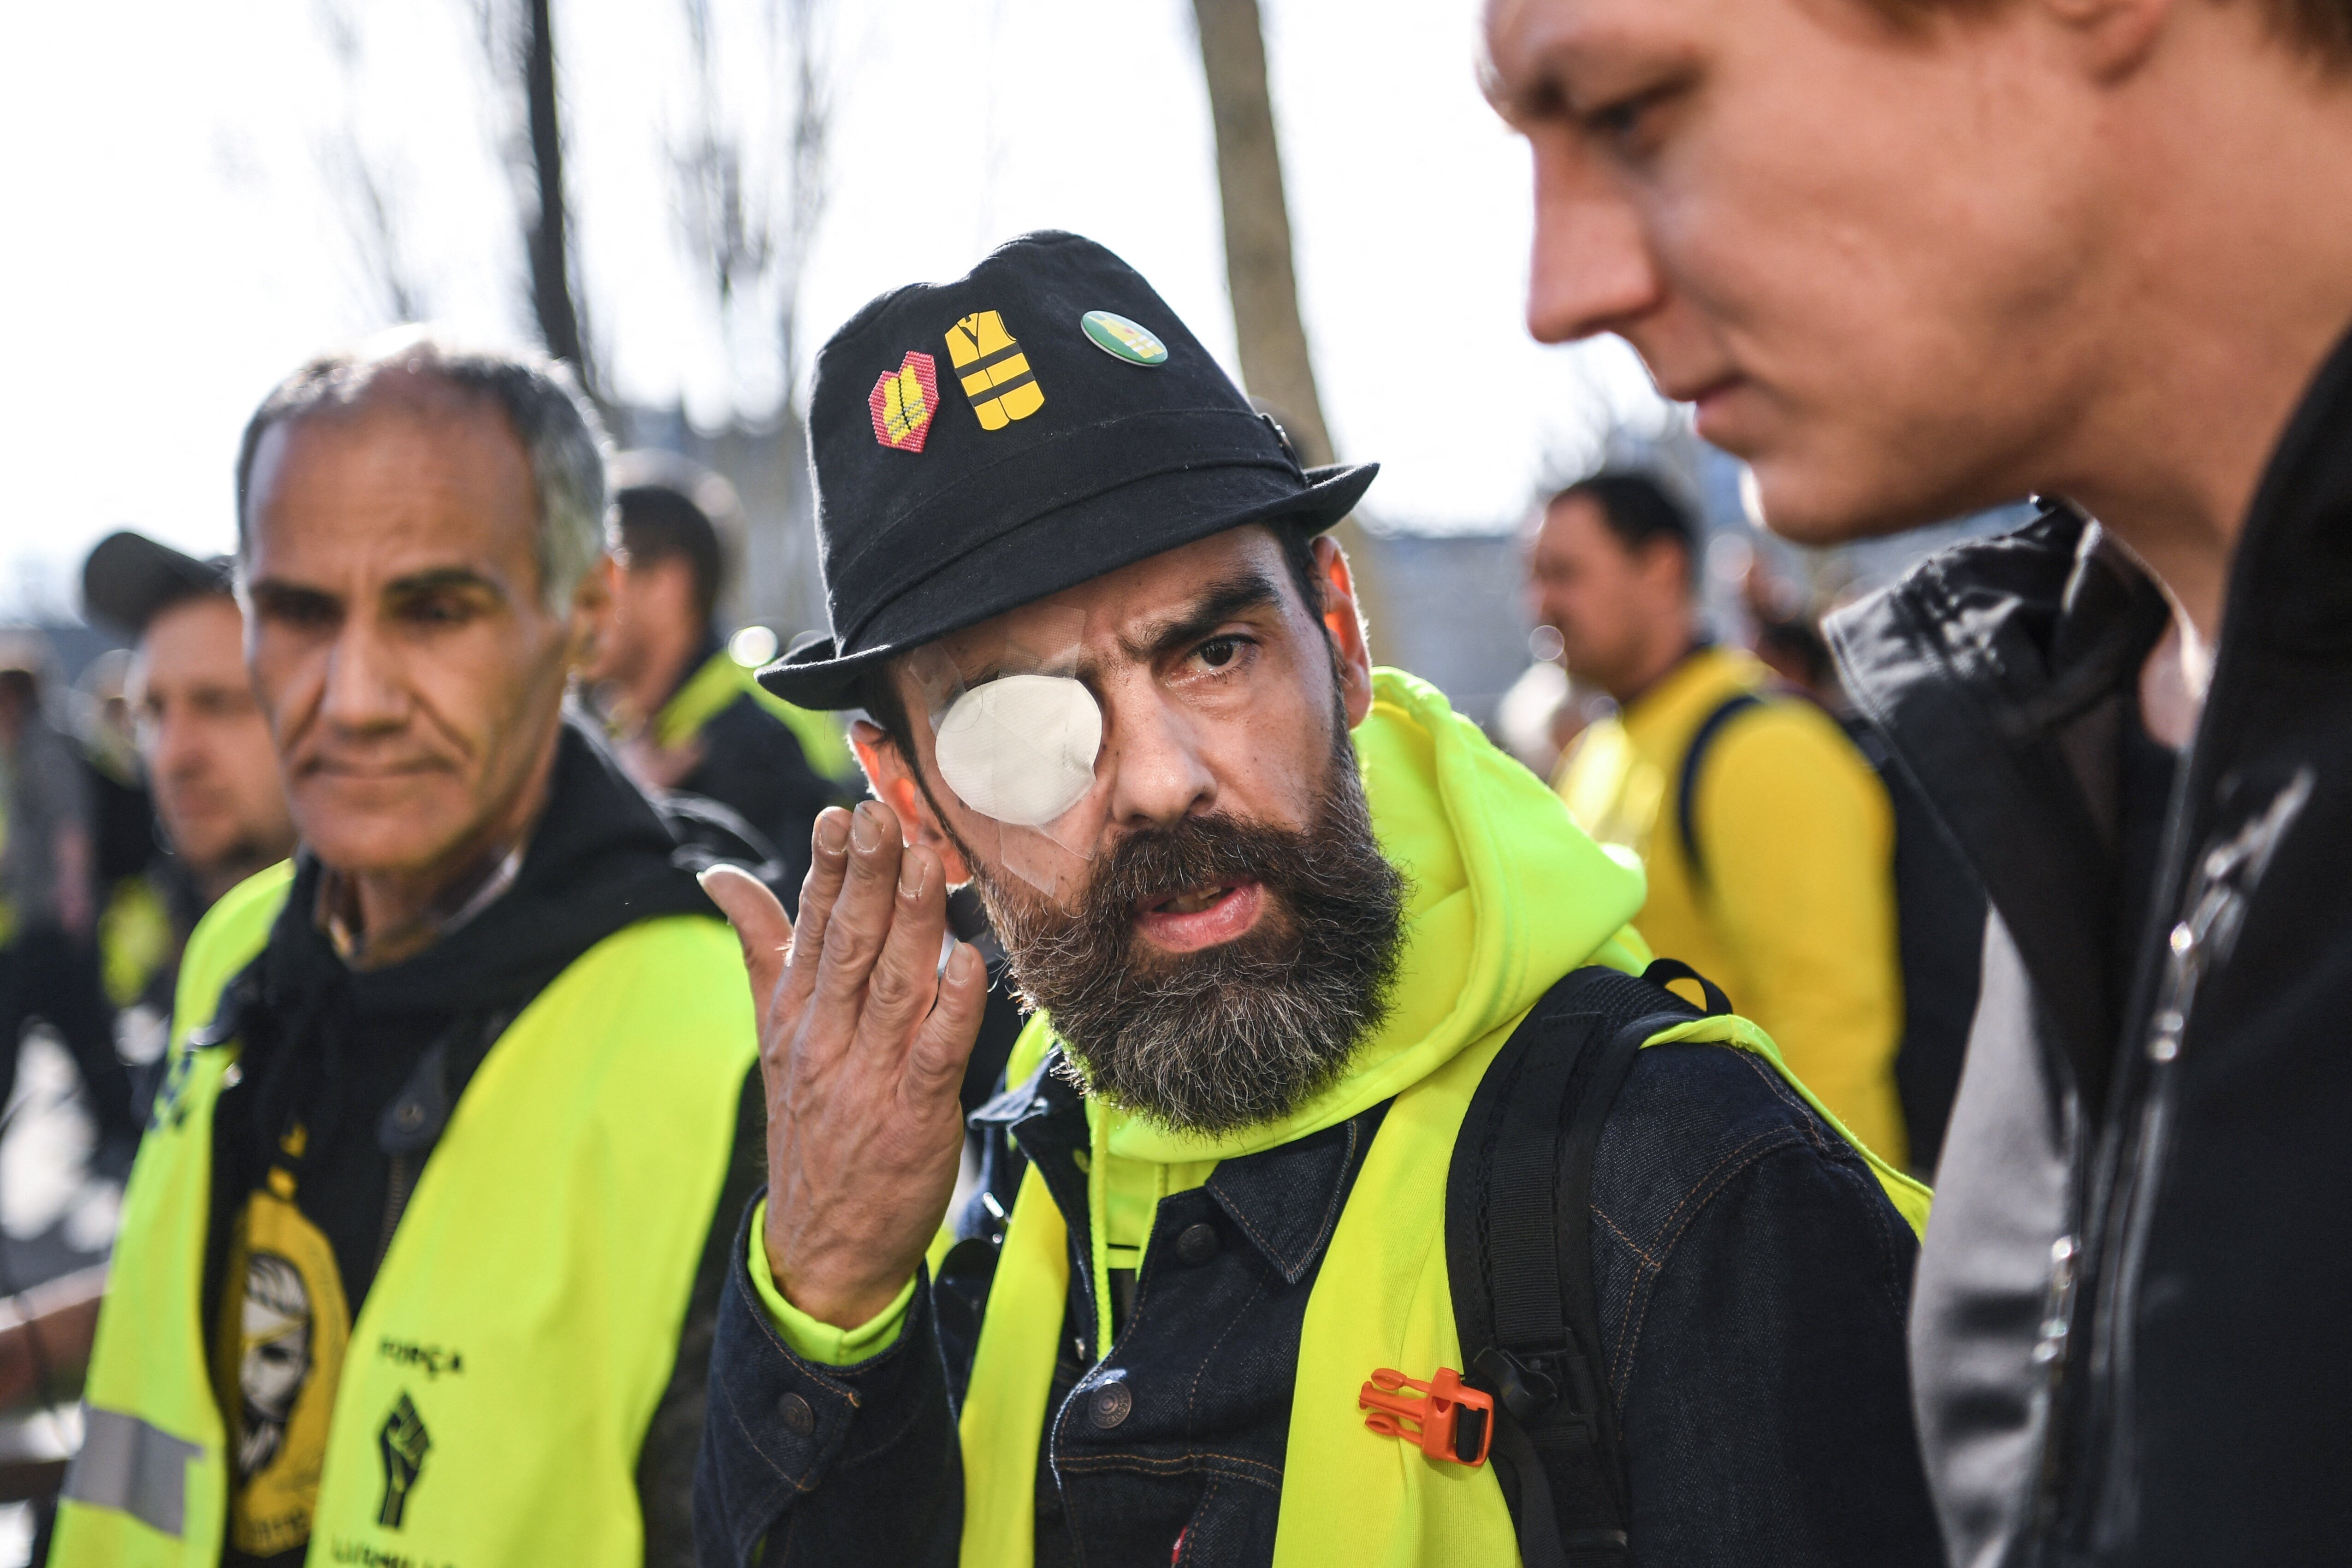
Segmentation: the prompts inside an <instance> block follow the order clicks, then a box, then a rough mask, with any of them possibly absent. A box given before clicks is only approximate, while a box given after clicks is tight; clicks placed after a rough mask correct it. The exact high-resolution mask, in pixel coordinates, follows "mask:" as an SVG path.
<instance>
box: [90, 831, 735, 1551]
mask: <svg viewBox="0 0 2352 1568" xmlns="http://www.w3.org/2000/svg"><path fill="white" fill-rule="evenodd" d="M290 876H291V871H290V867H288V866H280V867H278V868H276V869H275V870H273V871H270V872H266V873H262V874H261V875H260V876H257V877H256V878H254V879H253V880H252V881H250V882H248V883H246V884H244V886H242V887H241V888H239V889H237V890H236V891H235V892H233V893H231V894H229V895H228V896H227V897H226V898H225V899H223V900H222V901H221V903H220V904H219V905H218V906H216V907H215V909H214V910H213V911H212V912H211V913H210V914H209V915H207V916H206V917H205V921H204V923H203V924H202V925H199V926H198V927H197V930H196V933H195V935H194V936H193V937H192V938H191V939H190V942H189V945H188V950H187V956H186V959H185V961H184V965H183V967H182V970H181V977H180V992H179V998H178V1006H177V1008H176V1009H175V1025H174V1028H175V1034H176V1038H175V1040H174V1044H173V1058H172V1065H171V1069H170V1072H169V1076H168V1078H167V1080H166V1082H165V1086H164V1088H163V1091H162V1092H160V1093H159V1095H158V1097H157V1103H156V1110H155V1113H154V1116H153V1120H152V1124H151V1127H150V1130H149V1132H148V1134H147V1137H146V1140H145V1142H144V1143H143V1144H142V1146H141V1149H140V1153H139V1160H138V1164H137V1166H135V1168H134V1169H133V1170H132V1173H131V1183H130V1186H129V1188H128V1190H127V1191H126V1193H125V1195H124V1205H123V1216H122V1229H121V1239H120V1240H119V1241H118V1242H117V1244H116V1248H115V1252H114V1261H113V1272H112V1274H111V1276H110V1280H109V1281H108V1293H107V1301H106V1305H105V1309H104V1311H103V1312H102V1313H101V1315H100V1322H99V1330H98V1342H97V1347H96V1351H95V1354H94V1355H93V1357H92V1360H91V1364H90V1370H89V1383H88V1385H87V1389H86V1392H85V1395H84V1407H85V1412H86V1425H85V1437H84V1440H83V1447H82V1451H81V1454H80V1456H79V1458H78V1459H77V1460H76V1462H75V1466H74V1469H73V1470H72V1472H71V1473H70V1474H69V1475H68V1480H67V1485H66V1495H65V1500H64V1501H63V1503H62V1505H61V1506H60V1509H59V1511H58V1534H57V1543H56V1546H55V1549H54V1554H53V1556H52V1558H51V1561H52V1562H54V1563H63V1564H67V1565H68V1568H82V1565H85V1564H88V1565H96V1564H108V1565H114V1564H152V1565H155V1568H163V1565H166V1564H170V1565H175V1568H198V1565H208V1564H213V1563H218V1562H219V1561H220V1557H221V1552H222V1543H223V1539H224V1531H225V1528H226V1511H227V1506H228V1490H229V1485H230V1474H231V1472H230V1467H229V1464H228V1460H227V1457H226V1452H225V1442H226V1425H225V1423H224V1421H223V1419H222V1416H221V1413H220V1409H219V1406H218V1405H217V1403H216V1401H215V1396H214V1392H213V1385H212V1383H211V1379H210V1376H209V1374H208V1358H207V1354H206V1347H205V1335H204V1321H205V1311H204V1303H203V1301H202V1299H201V1298H202V1292H203V1290H204V1275H205V1255H206V1244H207V1231H208V1228H209V1226H210V1222H211V1214H212V1207H213V1205H212V1193H211V1175H212V1146H213V1129H212V1123H213V1110H214V1107H215V1103H216V1102H217V1100H218V1097H219V1094H220V1092H221V1090H222V1088H223V1086H224V1080H225V1079H226V1075H227V1074H228V1073H229V1072H230V1071H232V1070H233V1068H234V1066H235V1063H236V1056H237V1050H238V1048H237V1043H236V1041H235V1040H225V1041H220V1042H217V1043H215V1042H210V1041H208V1040H205V1039H204V1038H202V1037H199V1038H198V1039H196V1040H193V1041H192V1040H190V1038H189V1036H190V1034H191V1033H192V1032H193V1030H192V1025H193V1024H194V1023H198V1022H202V1021H204V1020H207V1019H211V1018H212V1017H213V1015H214V1012H215V1009H216V1007H217V1005H218V1002H219V998H220V996H221V993H222V991H223V990H224V988H226V985H227V983H228V981H229V980H230V979H231V978H232V977H234V976H235V975H236V972H237V971H239V970H240V969H242V968H243V967H245V966H246V965H247V963H248V962H250V961H251V959H252V958H253V957H254V956H255V955H257V953H258V952H259V951H260V950H261V948H262V946H263V945H264V943H265V942H266V941H267V939H268V932H269V927H270V925H271V923H272V922H273V921H274V920H275V919H276V917H277V914H278V908H279V906H280V905H281V904H283V902H284V900H285V896H286V889H287V886H288V883H289V880H290ZM755 1049H756V1047H755V1039H754V1033H753V1022H752V1014H751V997H750V992H749V988H747V987H746V986H745V984H744V982H743V971H742V962H741V958H740V951H739V949H738V947H737V946H736V943H735V940H734V938H733V936H731V935H730V934H729V932H728V929H727V927H726V926H725V925H723V924H722V923H720V922H719V921H717V920H715V919H709V918H705V917H701V916H694V915H676V916H667V917H661V918H656V919H651V920H646V921H643V922H641V923H639V924H637V925H631V926H628V927H627V928H625V929H624V930H622V931H620V932H617V933H615V934H614V935H613V936H608V937H606V938H605V939H604V940H603V941H602V942H600V943H598V944H597V945H596V946H593V947H592V948H590V949H589V950H588V951H587V952H586V953H585V954H583V955H582V956H580V957H579V958H578V959H576V960H574V961H573V962H572V965H571V966H570V967H568V968H566V969H565V970H564V971H563V972H562V974H561V975H559V976H558V977H556V978H555V980H554V981H552V982H551V984H550V985H549V986H548V987H547V988H546V989H545V990H544V991H542V992H541V993H540V995H539V996H538V997H537V998H535V999H534V1000H533V1001H532V1002H531V1003H530V1006H529V1007H528V1008H526V1009H524V1010H523V1011H522V1013H521V1014H520V1016H518V1017H517V1018H516V1019H515V1021H514V1022H513V1024H512V1025H510V1026H509V1028H508V1030H506V1032H505V1033H504V1034H503V1035H502V1036H500V1037H499V1040H498V1043H497V1044H496V1045H495V1046H494V1047H493V1048H492V1049H491V1051H490V1052H489V1054H488V1056H487V1057H486V1058H485V1059H484V1060H483V1062H482V1065H481V1067H480V1068H479V1069H478V1071H476V1073H475V1075H474V1077H473V1079H472V1081H471V1082H469V1083H468V1085H467V1088H466V1090H465V1092H464V1093H463V1094H462V1095H461V1096H460V1097H459V1100H458V1102H457V1108H456V1110H455V1111H454V1112H453V1113H452V1114H451V1116H450V1119H449V1124H448V1126H447V1128H446V1131H445V1132H444V1134H443V1135H442V1137H441V1139H440V1141H439V1143H438V1144H437V1145H436V1147H435V1149H434V1151H433V1154H432V1156H431V1158H430V1159H429V1160H428V1161H427V1163H426V1165H425V1170H424V1174H423V1176H421V1177H420V1178H419V1180H418V1182H417V1185H416V1188H415V1195H414V1197H412V1198H411V1199H410V1202H409V1205H408V1207H407V1208H406V1210H405V1211H404V1215H403V1217H402V1218H401V1221H400V1225H399V1228H398V1229H397V1230H396V1231H395V1232H394V1236H393V1238H392V1242H391V1246H390V1249H389V1250H388V1251H387V1252H386V1253H385V1255H384V1258H383V1265H382V1267H381V1269H380V1270H378V1272H377V1275H376V1277H375V1281H374V1282H373V1286H372V1287H371V1288H370V1290H369V1291H368V1293H367V1297H366V1299H365V1301H363V1302H362V1306H361V1310H360V1312H359V1315H358V1318H357V1321H356V1322H353V1324H352V1330H351V1339H350V1350H349V1353H348V1354H347V1355H346V1357H345V1359H344V1361H343V1364H342V1371H341V1380H340V1382H339V1384H338V1385H337V1387H336V1393H335V1398H334V1404H333V1408H332V1413H331V1416H330V1418H329V1426H328V1436H327V1442H326V1448H325V1460H324V1466H323V1469H322V1472H321V1477H320V1489H319V1496H318V1504H317V1510H316V1513H315V1515H314V1517H313V1521H312V1527H311V1534H310V1549H309V1555H308V1560H309V1561H310V1562H311V1563H370V1564H379V1565H389V1564H408V1565H414V1568H425V1565H426V1564H434V1565H440V1564H455V1565H459V1568H489V1565H492V1564H509V1563H551V1564H553V1563H564V1564H611V1565H613V1568H621V1565H623V1564H629V1565H635V1564H638V1563H642V1561H643V1559H644V1540H643V1524H642V1521H641V1519H640V1517H639V1512H638V1503H637V1492H636V1486H635V1470H636V1465H637V1458H638V1451H639V1449H640V1448H641V1447H642V1445H643V1441H644V1437H645V1432H646V1424H647V1422H648V1421H649V1420H650V1419H651V1417H652V1415H653V1412H654V1409H655V1406H656V1404H657V1403H658V1402H659V1400H660V1397H661V1395H662V1392H663V1390H664V1388H665V1387H666V1386H667V1384H668V1381H669V1378H670V1375H671V1371H672V1368H673V1365H674V1364H675V1361H676V1358H677V1340H678V1333H679V1331H680V1328H681V1326H682V1325H683V1322H684V1321H685V1316H686V1311H687V1305H688V1297H689V1295H690V1293H691V1291H692V1288H693V1283H694V1277H695V1271H696V1268H697V1266H698V1262H699V1260H700V1257H701V1252H702V1249H703V1245H704V1239H705V1236H706V1234H707V1231H708V1228H709V1217H710V1215H711V1211H712V1208H713V1207H714V1205H715V1204H716V1203H717V1202H718V1198H719V1188H720V1186H721V1183H722V1181H723V1179H724V1177H725V1175H726V1166H727V1162H728V1159H729V1156H730V1151H731V1149H732V1146H733V1141H734V1134H735V1122H736V1115H737V1110H738V1105H739V1103H740V1094H741V1092H742V1085H743V1079H744V1074H745V1073H746V1072H747V1071H749V1070H750V1068H751V1061H752V1058H753V1054H754V1051H755ZM395 1446H397V1447H398V1448H400V1449H401V1450H402V1451H403V1453H404V1456H405V1458H403V1459H401V1460H400V1461H399V1462H401V1463H404V1464H405V1465H406V1467H407V1469H408V1472H409V1473H408V1475H407V1476H406V1477H405V1478H404V1484H403V1487H402V1497H401V1500H400V1503H401V1505H400V1506H398V1507H394V1506H393V1502H394V1500H393V1497H392V1490H393V1477H392V1470H393V1469H394V1465H395V1456H394V1451H393V1450H394V1448H395ZM420 1453H421V1455H422V1458H421V1461H417V1460H416V1458H415V1457H416V1456H417V1455H419V1454H420ZM387 1520H390V1521H394V1522H386V1521H387Z"/></svg>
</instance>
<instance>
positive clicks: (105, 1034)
mask: <svg viewBox="0 0 2352 1568" xmlns="http://www.w3.org/2000/svg"><path fill="white" fill-rule="evenodd" d="M47 664H48V648H47V643H46V642H45V641H44V640H42V639H41V638H39V637H38V636H37V634H34V633H30V632H17V633H7V634H5V641H0V775H5V800H0V835H5V837H0V1106H5V1105H6V1104H7V1103H8V1099H9V1096H10V1094H11V1092H13V1091H14V1089H15V1086H16V1054H17V1048H18V1046H19V1045H20V1044H21V1042H22V1040H23V1036H24V1032H25V1026H26V1024H28V1023H30V1022H31V1021H32V1020H33V1019H42V1020H44V1021H46V1022H47V1024H48V1025H49V1026H50V1027H51V1028H52V1029H54V1030H57V1031H58V1034H59V1035H60V1036H62V1037H63V1038H64V1040H65V1042H66V1045H67V1047H68V1049H69V1050H71V1051H72V1052H73V1056H74V1061H75V1063H76V1064H77V1065H78V1066H79V1068H80V1070H81V1080H82V1089H83V1092H84V1093H85V1094H86V1095H88V1097H89V1107H90V1112H91V1115H92V1117H93V1119H94V1120H95V1121H96V1123H97V1124H98V1137H99V1150H98V1156H97V1161H96V1163H97V1165H98V1166H99V1167H100V1169H104V1170H108V1171H110V1173H111V1174H112V1175H114V1176H121V1174H122V1173H123V1171H125V1170H127V1169H128V1168H129V1166H130V1162H131V1150H132V1149H133V1148H134V1147H136V1146H137V1145H138V1142H139V1124H138V1122H137V1120H136V1119H135V1118H134V1117H133V1116H132V1115H131V1079H130V1075H129V1074H128V1073H127V1072H125V1071H123V1066H122V1062H121V1060H120V1059H119V1058H118V1057H117V1056H116V1055H115V1053H114V1023H113V1019H112V1017H111V1015H110V1011H109V1009H108V1008H107V1005H106V993H105V989H104V988H103V986H102V984H101V982H100V974H99V956H98V931H97V928H98V875H97V873H98V866H97V852H98V840H97V832H96V829H95V826H94V824H93V822H92V820H91V803H90V788H89V775H88V773H87V772H86V771H85V769H84V765H83V762H82V759H81V758H79V756H78V755H77V754H76V752H75V749H74V745H73V742H71V741H70V740H68V739H67V738H66V737H65V736H64V735H63V734H62V733H60V732H59V731H58V728H57V727H55V726H53V725H52V724H51V723H50V722H49V716H48V713H47V707H46V706H45V704H44V702H43V687H44V685H45V684H46V683H45V677H46V674H47Z"/></svg>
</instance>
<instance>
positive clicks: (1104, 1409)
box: [1087, 1380, 1135, 1432]
mask: <svg viewBox="0 0 2352 1568" xmlns="http://www.w3.org/2000/svg"><path fill="white" fill-rule="evenodd" d="M1134 1408H1135V1394H1134V1391H1133V1390H1131V1389H1129V1387H1128V1385H1127V1384H1126V1383H1125V1381H1124V1380H1122V1381H1120V1382H1118V1383H1106V1384H1104V1385H1102V1386H1101V1387H1099V1388H1097V1389H1096V1390H1095V1391H1094V1392H1093V1393H1092V1394H1089V1395H1087V1420H1089V1421H1091V1422H1093V1423H1094V1424H1095V1426H1096V1427H1097V1428H1098V1429H1099V1430H1101V1431H1105V1432H1108V1431H1109V1430H1110V1429H1111V1428H1112V1427H1116V1426H1118V1424H1119V1423H1120V1422H1121V1421H1124V1420H1126V1419H1127V1414H1128V1412H1129V1411H1130V1410H1132V1409H1134Z"/></svg>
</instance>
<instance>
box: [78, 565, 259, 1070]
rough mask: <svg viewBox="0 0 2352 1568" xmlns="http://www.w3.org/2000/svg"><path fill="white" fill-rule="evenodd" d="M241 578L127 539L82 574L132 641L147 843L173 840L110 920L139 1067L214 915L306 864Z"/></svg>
mask: <svg viewBox="0 0 2352 1568" xmlns="http://www.w3.org/2000/svg"><path fill="white" fill-rule="evenodd" d="M233 576H234V563H233V562H232V561H231V560H230V559H229V558H228V557H226V556H216V557H215V558H213V559H209V560H199V559H196V558H195V557H194V556H190V555H185V554H183V553H182V552H181V551H179V550H176V549H173V548H172V547H171V546H169V545H166V544H163V543H160V542H158V541H157V540H154V539H151V538H148V537H147V536H145V535H144V534H139V533H133V532H131V530H130V529H127V528H125V529H121V530H119V531H117V532H115V533H111V534H109V535H107V536H106V538H102V539H100V541H99V542H98V544H97V545H96V546H95V547H94V548H93V549H91V550H90V552H89V558H88V559H86V560H85V561H84V562H83V563H82V578H81V580H82V601H83V603H84V604H85V605H87V606H88V608H89V612H90V613H91V614H92V615H94V616H97V617H99V618H100V619H102V620H104V621H107V622H111V623H112V624H114V625H116V626H119V627H121V629H122V630H124V631H125V632H129V633H130V634H131V638H132V643H131V668H130V672H129V676H128V679H127V680H126V682H125V684H124V689H123V695H124V699H125V701H126V702H127V703H128V704H129V706H130V708H131V720H132V725H133V731H132V733H133V735H134V737H136V740H137V745H138V759H139V770H140V774H141V776H142V779H143V780H144V782H145V785H146V789H147V793H148V795H149V796H150V798H152V800H153V803H154V805H153V817H154V820H153V821H152V823H151V824H149V825H148V829H147V831H150V832H151V833H152V832H153V831H154V830H156V829H160V830H161V832H160V835H158V836H159V837H160V839H161V841H162V842H161V852H159V853H157V854H155V855H153V856H152V859H150V860H149V862H147V864H146V865H145V866H144V867H143V868H142V870H141V871H140V872H139V873H137V874H135V875H132V876H129V877H125V878H123V879H122V880H121V882H119V883H117V884H116V885H115V886H114V887H113V888H112V889H110V891H109V894H108V897H107V903H106V907H105V908H104V909H103V910H101V911H100V914H99V920H98V929H99V940H100V946H101V948H102V950H103V952H104V956H105V960H106V983H107V989H108V991H109V993H110V997H111V999H112V1000H113V1002H114V1004H115V1006H116V1007H117V1008H120V1009H122V1013H123V1015H124V1016H125V1018H126V1019H127V1022H121V1021H119V1022H118V1023H117V1026H116V1032H117V1037H118V1039H120V1040H123V1041H124V1042H125V1049H126V1052H127V1053H128V1052H129V1051H131V1050H133V1049H134V1048H135V1047H136V1045H137V1043H138V1042H137V1041H136V1040H133V1039H132V1037H133V1036H144V1035H146V1034H147V1033H148V1032H149V1031H150V1030H152V1032H153V1033H154V1034H155V1035H157V1036H159V1037H160V1036H161V1034H162V1032H163V1029H164V1027H165V1025H166V1024H167V1023H168V1021H169V1019H170V1017H171V1011H172V993H173V988H174V987H175V985H176V982H177V980H178V977H179V972H180V956H181V953H182V951H183V950H184V948H185V946H186V945H187V940H188V937H189V936H190V934H191V933H192V932H193V931H194V928H195V924H196V921H197V920H198V919H199V918H201V917H202V915H204V913H205V911H206V910H208V909H210V908H211V907H212V906H213V905H214V904H217V903H219V902H220V900H221V899H222V898H223V897H224V896H225V895H226V894H227V893H228V892H229V890H230V889H232V888H234V887H236V885H237V884H238V883H241V882H244V881H245V880H246V879H247V878H248V877H250V876H252V875H254V874H255V873H257V872H260V871H263V870H266V869H267V868H268V867H270V866H273V865H276V864H277V863H278V862H279V861H282V860H284V859H285V858H286V857H287V856H288V855H289V854H291V853H293V852H294V823H293V821H292V819H291V818H289V816H288V815H287V810H286V790H285V788H284V786H282V785H281V784H280V783H279V782H278V762H277V757H276V754H275V753H274V752H273V751H272V750H271V749H270V745H269V727H268V724H267V723H266V722H264V720H263V718H262V716H261V708H260V706H259V705H258V704H257V703H256V702H255V701H254V697H253V680H252V677H251V676H249V675H248V674H247V673H246V668H245V616H244V613H243V612H242V611H240V610H239V609H238V607H237V602H236V589H235V584H234V581H233ZM155 1055H156V1056H157V1057H160V1052H157V1053H155ZM138 1056H139V1059H140V1060H142V1061H143V1060H147V1059H148V1058H147V1053H146V1052H145V1051H138ZM157 1066H158V1067H159V1068H160V1066H161V1062H160V1061H157ZM146 1088H147V1089H151V1090H152V1082H151V1083H149V1084H148V1085H147V1086H146ZM144 1099H145V1092H144V1091H143V1090H142V1094H141V1100H142V1103H143V1101H144Z"/></svg>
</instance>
